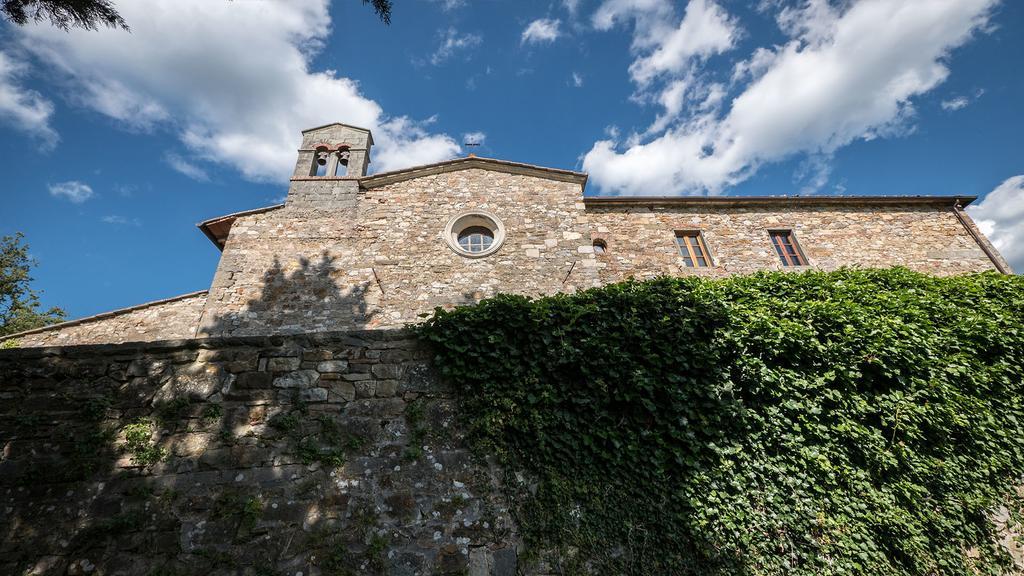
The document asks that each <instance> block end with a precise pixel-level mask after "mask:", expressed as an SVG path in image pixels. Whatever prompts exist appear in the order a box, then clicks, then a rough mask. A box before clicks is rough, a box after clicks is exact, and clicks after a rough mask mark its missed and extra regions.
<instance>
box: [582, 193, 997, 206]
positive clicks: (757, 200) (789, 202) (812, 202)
mask: <svg viewBox="0 0 1024 576" xmlns="http://www.w3.org/2000/svg"><path fill="white" fill-rule="evenodd" d="M977 198H978V197H977V196H919V195H918V196H863V195H862V196H585V197H584V198H583V202H584V203H585V204H587V205H590V206H658V205H662V206H723V207H724V206H768V205H781V206H794V205H806V206H822V205H836V204H839V205H844V204H876V205H890V206H891V205H906V204H922V205H923V204H930V205H951V204H959V205H960V206H967V205H968V204H970V203H971V202H973V201H975V200H976V199H977Z"/></svg>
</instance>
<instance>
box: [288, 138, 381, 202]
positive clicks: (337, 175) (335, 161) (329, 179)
mask: <svg viewBox="0 0 1024 576" xmlns="http://www.w3.org/2000/svg"><path fill="white" fill-rule="evenodd" d="M372 146H373V136H372V135H371V134H370V131H369V130H366V129H365V128H357V127H355V126H349V125H347V124H341V123H339V122H335V123H333V124H327V125H326V126H320V127H317V128H310V129H308V130H303V131H302V146H301V147H300V148H299V158H298V160H297V161H296V163H295V171H294V172H293V173H292V181H291V186H290V187H289V189H288V200H287V204H288V205H289V206H293V207H299V208H310V209H337V208H346V207H350V206H351V205H353V204H354V202H355V201H356V195H357V193H358V191H359V181H358V179H359V178H361V177H363V176H366V168H367V165H368V164H369V163H370V148H371V147H372Z"/></svg>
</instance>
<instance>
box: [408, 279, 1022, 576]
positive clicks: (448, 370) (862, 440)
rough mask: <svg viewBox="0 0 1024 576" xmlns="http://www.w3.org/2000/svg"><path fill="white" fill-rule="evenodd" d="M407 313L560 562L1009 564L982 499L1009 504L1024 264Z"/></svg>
mask: <svg viewBox="0 0 1024 576" xmlns="http://www.w3.org/2000/svg"><path fill="white" fill-rule="evenodd" d="M419 333H420V335H421V336H422V338H423V339H425V340H426V341H428V342H429V343H430V344H431V345H432V347H433V349H434V350H435V354H436V366H437V367H438V368H439V369H440V370H441V372H442V373H443V375H444V376H445V377H446V378H447V379H448V380H449V381H450V382H451V383H452V384H453V385H454V386H455V387H456V388H457V390H458V391H459V392H461V393H460V394H459V401H460V411H461V418H462V420H463V421H464V422H465V423H466V425H467V426H468V428H469V434H470V439H471V441H472V442H473V445H474V447H475V448H476V449H477V450H478V451H480V452H482V453H485V454H493V455H497V457H498V458H499V459H500V460H501V461H502V463H503V465H504V466H505V468H506V470H507V471H509V482H508V489H509V491H510V493H511V495H512V497H513V498H514V499H513V500H512V502H515V503H516V508H515V509H516V517H517V520H518V523H519V527H520V530H521V531H522V534H523V536H524V538H525V540H526V543H527V545H528V547H529V549H530V550H532V551H533V553H534V554H543V555H547V557H548V559H549V560H552V561H553V562H554V563H555V564H556V566H557V567H558V568H559V569H560V570H561V571H562V572H563V573H569V574H572V573H597V574H721V575H726V574H730V575H731V574H751V575H753V574H798V575H799V574H806V575H812V574H813V575H819V574H871V575H876V574H892V575H904V574H906V575H910V574H964V575H967V574H1005V573H1009V572H1010V570H1011V562H1010V557H1009V555H1008V554H1007V553H1006V551H1005V550H1004V549H1003V548H1002V547H1001V546H1000V545H999V543H998V541H999V533H998V531H999V527H998V526H996V524H995V523H994V522H993V520H992V518H993V513H994V512H995V511H996V510H997V509H999V508H1000V507H1001V506H1004V505H1005V506H1008V507H1009V508H1010V509H1011V510H1017V509H1019V508H1020V503H1019V502H1018V501H1017V498H1016V496H1015V494H1016V491H1015V487H1016V486H1017V485H1018V484H1019V483H1020V480H1021V477H1022V473H1024V279H1022V278H1020V277H1014V276H1003V275H996V274H982V275H971V276H960V277H952V278H935V277H931V276H926V275H921V274H916V273H913V272H910V271H908V270H905V269H899V268H896V269H891V270H871V271H866V270H840V271H837V272H830V273H821V272H809V273H803V274H785V273H762V274H756V275H753V276H747V277H733V278H729V279H722V280H707V279H700V278H693V277H689V278H661V279H657V280H653V281H649V282H626V283H622V284H616V285H611V286H606V287H603V288H599V289H593V290H588V291H584V292H579V293H576V294H573V295H559V296H553V297H549V298H542V299H538V300H531V299H529V298H525V297H521V296H509V295H503V296H498V297H495V298H493V299H490V300H487V301H484V302H482V303H480V304H479V305H476V306H470V307H464V308H459V309H455V310H452V311H445V310H441V309H438V310H437V311H436V312H435V314H434V316H433V317H432V318H430V319H429V320H428V321H427V322H425V323H424V324H423V325H422V326H421V327H420V328H419ZM514 472H521V473H522V474H520V475H516V474H513V473H514ZM517 477H520V478H523V479H524V480H525V482H519V481H518V480H517Z"/></svg>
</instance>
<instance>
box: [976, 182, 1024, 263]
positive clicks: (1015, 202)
mask: <svg viewBox="0 0 1024 576" xmlns="http://www.w3.org/2000/svg"><path fill="white" fill-rule="evenodd" d="M967 213H968V214H970V216H971V218H973V219H974V221H975V222H976V223H977V224H978V228H980V229H981V231H982V232H984V233H985V235H986V236H988V238H989V240H991V241H992V244H993V245H994V246H995V247H996V249H997V250H999V252H1000V253H1001V254H1002V255H1003V257H1004V258H1006V260H1007V261H1008V262H1009V263H1010V266H1012V267H1013V270H1014V271H1015V272H1017V273H1018V274H1021V273H1024V175H1020V176H1014V177H1012V178H1008V179H1007V180H1006V181H1005V182H1003V183H1002V184H1000V185H999V186H997V187H996V188H995V190H992V191H991V192H989V193H988V194H986V195H985V197H984V198H983V199H982V200H981V202H979V203H977V204H974V205H972V206H968V207H967Z"/></svg>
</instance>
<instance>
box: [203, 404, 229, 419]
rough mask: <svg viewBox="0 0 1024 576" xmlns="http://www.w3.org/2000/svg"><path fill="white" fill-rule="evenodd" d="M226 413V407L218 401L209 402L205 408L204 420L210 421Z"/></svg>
mask: <svg viewBox="0 0 1024 576" xmlns="http://www.w3.org/2000/svg"><path fill="white" fill-rule="evenodd" d="M223 415H224V407H223V406H221V405H220V404H217V403H210V404H207V405H206V407H205V408H203V420H206V421H208V422H210V421H214V420H218V419H220V417H221V416H223Z"/></svg>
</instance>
